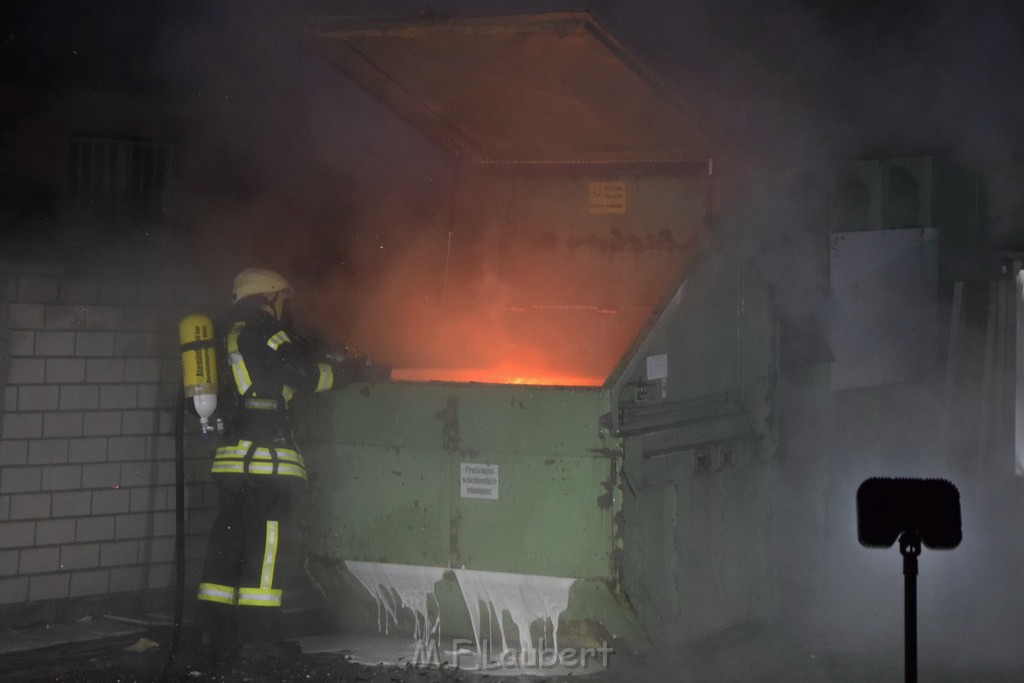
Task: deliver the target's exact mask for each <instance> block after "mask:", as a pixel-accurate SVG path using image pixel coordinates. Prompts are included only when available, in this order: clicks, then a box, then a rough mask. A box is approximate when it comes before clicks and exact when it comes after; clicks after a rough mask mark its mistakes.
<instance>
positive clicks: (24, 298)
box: [0, 266, 216, 620]
mask: <svg viewBox="0 0 1024 683" xmlns="http://www.w3.org/2000/svg"><path fill="white" fill-rule="evenodd" d="M5 278H6V281H4V282H0V306H2V310H0V337H2V338H0V354H3V353H5V352H6V354H7V355H6V356H3V355H0V373H2V379H3V382H2V389H3V393H2V414H0V605H5V606H16V605H19V604H27V603H33V602H36V601H47V600H61V599H66V598H84V597H90V598H94V597H95V596H104V595H106V596H109V599H110V600H111V601H116V600H118V599H120V597H121V596H127V597H130V594H131V593H132V592H134V591H140V590H149V589H165V588H167V587H169V586H173V584H174V531H175V529H174V488H173V487H174V438H173V435H172V432H171V430H172V428H173V412H172V410H173V405H174V396H175V392H176V390H177V382H178V381H179V372H180V371H179V360H178V358H177V355H176V347H177V323H178V320H179V319H180V318H181V316H182V315H184V314H187V313H190V312H192V311H193V310H195V309H197V308H198V309H201V308H202V302H201V301H196V298H195V296H196V295H195V292H194V291H193V292H190V293H188V294H187V295H183V294H181V293H179V292H178V291H176V288H175V287H174V286H171V285H167V284H165V283H160V282H158V283H140V282H131V281H127V280H110V281H104V280H98V279H91V278H68V277H62V276H60V275H59V274H55V271H54V270H53V269H50V270H49V271H47V270H41V271H40V272H38V273H31V272H27V273H26V272H17V271H12V270H11V269H5V268H4V267H2V266H0V280H3V279H5ZM3 293H6V296H5V297H3ZM187 422H189V424H190V426H191V421H187ZM196 443H197V441H196V440H195V439H194V435H190V436H189V447H188V448H187V449H186V451H187V456H186V462H185V472H186V481H187V484H188V486H187V490H186V507H187V510H188V514H187V523H188V527H187V528H188V533H189V536H188V538H187V552H186V558H187V559H188V561H189V570H190V578H191V579H192V580H193V581H194V580H195V577H196V575H197V573H198V565H199V563H200V560H201V558H202V554H203V550H204V548H205V535H206V534H207V533H208V531H209V526H210V522H211V521H212V516H213V508H214V507H215V505H216V494H215V490H214V488H213V487H212V486H211V485H210V483H209V482H210V477H209V474H208V472H209V458H210V453H209V448H210V447H209V446H206V445H202V446H200V447H196V446H195V444H196ZM0 612H4V610H0ZM0 620H2V619H0Z"/></svg>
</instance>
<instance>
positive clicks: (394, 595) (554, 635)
mask: <svg viewBox="0 0 1024 683" xmlns="http://www.w3.org/2000/svg"><path fill="white" fill-rule="evenodd" d="M345 566H346V567H348V570H349V571H350V572H352V575H353V576H355V577H356V579H357V580H358V581H359V583H361V584H362V585H363V587H364V588H365V589H366V590H367V592H369V594H370V595H371V596H373V598H374V599H375V600H376V601H377V629H378V630H380V631H384V632H385V633H388V629H389V627H390V625H391V624H392V623H397V622H398V609H399V607H407V608H409V609H410V610H412V612H413V615H414V617H415V622H416V626H415V633H414V635H413V638H414V640H415V641H416V642H422V641H425V640H427V639H430V638H434V639H439V638H440V625H441V609H440V604H439V603H438V602H437V598H436V597H434V587H435V586H436V584H437V582H438V581H441V579H442V578H443V576H444V572H445V571H447V570H445V569H443V568H438V567H424V566H419V565H406V564H385V563H381V562H356V561H346V562H345ZM451 571H453V572H454V573H455V577H456V578H457V579H458V583H459V588H460V589H461V591H462V599H463V600H465V602H466V609H468V610H469V618H470V622H471V623H472V626H473V637H474V639H475V641H476V651H477V655H478V658H480V666H481V667H482V668H486V667H487V666H488V664H489V662H488V661H485V660H488V659H490V657H489V654H488V653H489V652H490V650H491V648H490V642H491V638H490V635H491V632H492V629H493V627H494V625H495V624H497V627H498V630H499V631H500V633H501V646H502V652H501V655H502V657H503V658H504V657H505V655H507V654H509V653H514V652H515V651H514V650H512V649H511V648H509V644H508V638H507V637H506V635H505V624H504V614H505V613H506V612H508V615H509V617H510V618H511V620H512V623H513V624H515V626H516V629H517V630H518V631H519V643H518V645H519V647H518V655H517V658H518V659H520V660H522V661H526V662H529V661H535V660H536V659H537V655H538V652H537V650H536V649H535V648H534V644H533V639H532V638H531V637H530V625H531V624H533V623H534V622H535V621H537V620H542V626H543V634H542V635H541V639H540V641H541V644H542V648H543V647H544V644H545V643H548V642H551V643H552V644H553V646H554V652H556V653H557V652H559V649H558V618H559V617H560V616H561V614H562V612H564V611H565V609H566V608H567V607H568V606H569V589H570V588H572V585H573V583H575V581H576V579H567V578H561V577H554V576H537V575H534V574H507V573H504V572H485V571H478V570H474V569H452V570H451ZM430 600H433V601H434V607H435V615H436V617H435V619H434V621H433V623H431V622H430V617H429V610H428V602H429V601H430ZM484 611H485V612H486V617H487V619H486V621H487V623H486V626H487V630H488V633H487V636H488V637H487V638H484V637H483V634H482V633H481V631H482V628H483V626H484V623H483V622H484V620H483V618H482V616H483V614H482V612H484ZM549 629H550V630H549ZM549 633H550V640H549V639H548V634H549Z"/></svg>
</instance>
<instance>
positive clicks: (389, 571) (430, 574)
mask: <svg viewBox="0 0 1024 683" xmlns="http://www.w3.org/2000/svg"><path fill="white" fill-rule="evenodd" d="M345 566H346V567H348V570H349V571H350V572H352V575H353V576H355V577H356V579H357V580H358V581H359V583H361V584H362V585H363V588H365V589H366V590H367V591H368V592H369V593H370V595H371V596H373V598H374V599H375V600H376V601H377V629H378V630H383V631H384V632H385V633H387V632H388V627H389V625H390V623H392V622H394V623H397V622H398V608H399V607H407V608H408V609H410V610H412V613H413V617H414V618H415V622H416V625H415V633H414V638H415V639H416V640H423V639H426V638H428V637H430V636H433V637H435V638H437V637H439V636H440V630H441V610H440V606H439V605H438V604H437V599H436V598H434V586H435V584H437V582H438V581H440V580H441V579H442V578H443V576H444V572H445V570H444V569H443V568H439V567H424V566H420V565H410V564H384V563H382V562H356V561H351V560H346V561H345ZM396 598H397V599H396ZM431 599H433V600H434V607H435V609H434V613H435V615H436V616H435V619H434V621H433V623H431V622H430V616H429V610H428V608H427V604H428V601H429V600H431ZM382 617H383V624H382V623H381V618H382Z"/></svg>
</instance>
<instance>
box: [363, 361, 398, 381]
mask: <svg viewBox="0 0 1024 683" xmlns="http://www.w3.org/2000/svg"><path fill="white" fill-rule="evenodd" d="M363 360H364V362H363V364H362V366H361V367H360V368H359V378H358V381H360V382H388V381H390V380H391V366H390V365H385V364H383V363H375V362H374V361H373V360H371V359H370V358H364V359H363Z"/></svg>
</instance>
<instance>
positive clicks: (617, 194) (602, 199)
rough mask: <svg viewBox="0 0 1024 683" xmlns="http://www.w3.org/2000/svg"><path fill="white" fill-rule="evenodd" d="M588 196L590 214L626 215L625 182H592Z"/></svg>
mask: <svg viewBox="0 0 1024 683" xmlns="http://www.w3.org/2000/svg"><path fill="white" fill-rule="evenodd" d="M587 195H588V197H589V205H590V213H626V183H625V181H622V180H609V181H596V180H595V181H592V182H591V183H590V191H589V192H588V193H587Z"/></svg>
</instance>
